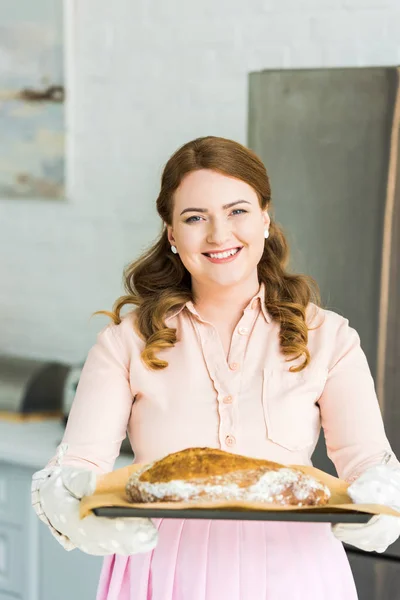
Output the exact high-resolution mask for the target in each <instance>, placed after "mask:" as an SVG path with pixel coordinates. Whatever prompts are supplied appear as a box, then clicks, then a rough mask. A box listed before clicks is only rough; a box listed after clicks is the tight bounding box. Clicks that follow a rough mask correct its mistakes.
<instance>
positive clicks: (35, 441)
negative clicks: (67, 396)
mask: <svg viewBox="0 0 400 600" xmlns="http://www.w3.org/2000/svg"><path fill="white" fill-rule="evenodd" d="M61 435H62V426H61V425H60V424H59V423H55V422H53V423H46V424H45V423H40V424H38V423H35V424H33V423H32V424H28V423H26V424H14V423H13V424H11V423H3V422H0V600H55V599H57V600H71V599H72V598H73V600H95V598H96V590H97V585H98V580H99V576H100V570H101V566H102V562H103V558H102V557H100V556H90V555H88V554H85V553H83V552H80V551H79V550H72V551H71V552H67V551H66V550H64V548H63V547H62V546H61V545H60V544H59V543H58V542H57V540H56V539H55V538H54V537H53V536H52V534H51V533H50V531H49V529H48V528H47V527H46V525H45V524H44V523H42V522H41V521H40V520H39V519H38V517H37V516H36V514H35V512H34V510H33V509H32V507H31V502H30V488H31V479H32V475H33V473H34V472H35V471H37V470H39V469H41V468H43V467H44V466H45V464H46V463H47V461H48V460H49V459H50V458H51V456H53V454H54V453H55V449H56V446H57V444H58V443H59V442H60V439H61ZM130 462H132V457H129V456H121V457H119V458H118V459H117V462H116V465H115V468H120V467H123V466H125V465H126V464H129V463H130Z"/></svg>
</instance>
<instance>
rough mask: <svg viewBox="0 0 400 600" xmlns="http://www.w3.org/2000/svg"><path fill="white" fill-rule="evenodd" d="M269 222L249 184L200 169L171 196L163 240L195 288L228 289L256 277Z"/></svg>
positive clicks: (190, 175)
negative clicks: (169, 220)
mask: <svg viewBox="0 0 400 600" xmlns="http://www.w3.org/2000/svg"><path fill="white" fill-rule="evenodd" d="M269 223H270V219H269V216H268V213H267V212H266V211H265V212H263V211H262V210H261V208H260V203H259V200H258V197H257V194H256V192H255V190H254V189H253V188H252V187H251V186H250V185H248V184H247V183H245V182H244V181H241V180H240V179H235V178H233V177H227V176H226V175H222V174H221V173H218V172H216V171H212V170H210V169H202V170H200V171H193V172H192V173H189V174H188V175H186V177H184V179H183V180H182V182H181V185H180V186H179V188H178V189H177V190H176V192H175V194H174V209H173V216H172V226H168V239H169V242H170V244H171V245H174V246H176V248H177V250H178V253H179V256H180V258H181V260H182V262H183V264H184V266H185V267H186V269H187V270H188V271H189V272H190V274H191V275H192V280H193V281H194V282H195V283H196V284H207V285H208V286H209V285H210V284H213V285H214V284H219V285H223V286H229V285H235V284H238V283H241V282H244V281H246V280H249V279H252V278H254V276H257V265H258V263H259V261H260V259H261V256H262V254H263V251H264V243H265V237H264V231H265V229H267V228H268V227H269Z"/></svg>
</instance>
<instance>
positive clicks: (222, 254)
mask: <svg viewBox="0 0 400 600" xmlns="http://www.w3.org/2000/svg"><path fill="white" fill-rule="evenodd" d="M237 252H239V248H234V249H233V250H229V252H220V253H219V254H211V253H210V254H209V255H208V256H210V257H211V258H228V256H233V255H234V254H237Z"/></svg>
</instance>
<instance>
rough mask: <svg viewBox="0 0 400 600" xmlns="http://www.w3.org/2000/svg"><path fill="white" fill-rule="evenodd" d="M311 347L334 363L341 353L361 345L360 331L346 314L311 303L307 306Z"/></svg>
mask: <svg viewBox="0 0 400 600" xmlns="http://www.w3.org/2000/svg"><path fill="white" fill-rule="evenodd" d="M307 326H308V328H309V330H308V342H309V348H310V351H311V353H312V354H314V355H323V356H325V358H326V359H327V361H328V362H329V363H330V364H332V363H334V362H335V361H336V360H337V357H338V356H339V355H342V354H344V353H346V352H348V351H349V350H350V349H352V348H354V347H356V346H359V345H360V338H359V335H358V332H357V331H356V330H355V329H354V328H353V327H352V326H351V325H350V322H349V319H347V318H346V317H345V316H343V315H341V314H339V313H337V312H335V311H333V310H328V309H326V308H322V307H320V306H316V305H315V304H312V303H310V305H309V306H308V308H307Z"/></svg>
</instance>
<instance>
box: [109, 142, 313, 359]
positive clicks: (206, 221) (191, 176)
mask: <svg viewBox="0 0 400 600" xmlns="http://www.w3.org/2000/svg"><path fill="white" fill-rule="evenodd" d="M270 208H271V190H270V183H269V178H268V175H267V172H266V169H265V166H264V165H263V163H262V162H261V160H260V159H259V158H258V156H257V155H256V154H255V153H254V152H252V151H251V150H249V149H248V148H245V147H244V146H242V145H241V144H239V143H237V142H235V141H232V140H228V139H225V138H219V137H213V136H208V137H203V138H198V139H196V140H193V141H191V142H188V143H187V144H185V145H184V146H182V147H181V148H179V149H178V150H177V151H176V152H175V153H174V154H173V155H172V157H171V158H170V159H169V161H168V162H167V164H166V166H165V168H164V172H163V175H162V180H161V190H160V194H159V196H158V199H157V209H158V213H159V215H160V217H161V219H162V221H163V223H164V227H163V229H162V233H161V235H160V237H159V239H158V240H157V241H156V243H155V244H153V245H152V246H151V247H150V249H149V250H148V251H147V252H146V253H145V254H143V255H142V256H141V257H139V259H138V260H136V261H135V262H133V263H132V264H131V265H129V266H128V268H127V269H126V272H125V289H126V295H124V296H122V297H121V298H119V299H118V300H117V301H116V303H115V305H114V307H113V312H112V313H107V314H109V315H110V316H111V317H112V319H113V321H114V323H116V324H118V323H120V321H121V309H122V308H123V307H124V306H125V305H126V304H133V305H136V306H137V307H138V309H137V325H136V326H137V329H138V331H139V333H140V335H141V337H142V338H144V340H145V341H146V346H145V348H144V350H143V352H142V359H143V361H144V362H145V364H146V365H147V366H148V367H149V368H150V369H156V370H157V369H164V368H166V367H167V366H168V362H167V361H165V360H163V359H161V358H159V357H158V356H157V354H158V352H159V351H162V350H164V349H166V348H169V347H171V346H173V345H174V344H175V343H176V341H177V338H176V332H175V331H174V330H173V329H171V328H168V327H167V325H166V323H165V320H166V317H167V316H168V314H170V313H171V312H172V311H174V310H177V309H179V308H180V307H182V306H184V305H185V304H186V303H187V302H189V301H192V302H193V303H194V305H195V306H196V307H197V309H198V310H202V309H203V313H202V314H203V316H210V315H208V314H206V312H205V310H206V309H205V308H204V302H203V298H204V297H205V296H206V297H207V304H210V298H213V299H214V301H213V303H214V306H215V311H217V312H218V308H217V307H218V306H223V304H224V302H225V300H226V298H227V296H229V299H230V302H231V304H237V305H238V306H240V307H241V309H243V308H244V307H245V303H246V300H247V299H248V297H249V296H251V295H252V294H255V293H256V292H257V291H258V288H259V285H260V283H264V284H265V289H266V294H265V308H266V310H268V312H269V314H270V315H271V317H272V318H273V319H274V320H275V321H276V322H277V323H280V326H281V334H280V345H281V350H282V352H283V353H284V354H285V355H286V356H287V357H288V358H290V359H291V360H296V359H298V358H302V359H303V361H302V362H301V363H300V364H299V365H296V367H293V369H294V370H301V369H303V368H305V367H306V366H307V364H308V363H309V361H310V355H309V351H308V348H307V338H308V335H307V325H306V307H307V306H308V304H309V303H310V302H311V301H313V302H314V303H315V304H317V305H319V292H318V286H317V284H316V283H315V281H314V280H313V279H312V278H311V277H309V276H307V275H299V274H290V273H288V272H287V271H286V264H287V260H288V246H287V242H286V239H285V237H284V234H283V232H282V230H281V229H280V227H279V226H278V225H277V223H275V222H274V220H273V219H272V218H271V216H270ZM236 316H237V315H235V316H234V318H233V320H235V318H236ZM227 327H228V325H227Z"/></svg>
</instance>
